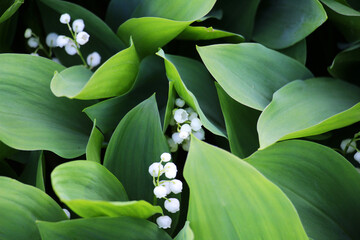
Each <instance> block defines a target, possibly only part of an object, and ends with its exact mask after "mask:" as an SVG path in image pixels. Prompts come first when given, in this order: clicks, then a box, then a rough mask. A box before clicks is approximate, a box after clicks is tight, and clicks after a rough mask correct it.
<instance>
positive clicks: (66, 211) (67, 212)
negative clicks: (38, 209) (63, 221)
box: [63, 208, 71, 219]
mask: <svg viewBox="0 0 360 240" xmlns="http://www.w3.org/2000/svg"><path fill="white" fill-rule="evenodd" d="M63 211H64V212H65V214H66V216H67V217H68V219H70V217H71V214H70V212H69V210H67V209H66V208H63Z"/></svg>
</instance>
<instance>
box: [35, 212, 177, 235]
mask: <svg viewBox="0 0 360 240" xmlns="http://www.w3.org/2000/svg"><path fill="white" fill-rule="evenodd" d="M37 225H38V227H39V230H40V233H41V239H42V240H54V239H56V240H62V239H63V240H69V239H87V240H98V239H102V240H114V239H117V240H171V238H170V236H169V235H167V234H166V232H165V231H163V230H161V229H159V228H158V227H157V226H156V225H155V224H154V223H151V222H149V221H146V220H143V219H137V218H131V217H117V218H109V217H101V218H90V219H77V220H71V221H62V222H57V223H49V222H41V221H39V222H38V223H37Z"/></svg>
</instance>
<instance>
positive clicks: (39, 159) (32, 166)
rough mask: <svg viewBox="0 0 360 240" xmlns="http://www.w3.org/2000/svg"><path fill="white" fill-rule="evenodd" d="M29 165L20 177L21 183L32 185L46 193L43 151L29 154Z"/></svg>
mask: <svg viewBox="0 0 360 240" xmlns="http://www.w3.org/2000/svg"><path fill="white" fill-rule="evenodd" d="M28 156H29V157H28V159H26V161H27V163H26V165H25V168H24V170H23V172H22V173H21V175H20V177H19V179H18V180H19V181H21V182H22V183H26V184H29V185H32V186H34V187H37V188H39V189H40V190H42V191H44V192H45V182H44V172H45V171H44V164H45V158H44V154H43V151H33V152H29V155H28Z"/></svg>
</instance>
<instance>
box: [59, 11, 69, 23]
mask: <svg viewBox="0 0 360 240" xmlns="http://www.w3.org/2000/svg"><path fill="white" fill-rule="evenodd" d="M70 20H71V17H70V15H69V14H68V13H64V14H62V15H61V16H60V22H61V23H63V24H67V23H69V22H70Z"/></svg>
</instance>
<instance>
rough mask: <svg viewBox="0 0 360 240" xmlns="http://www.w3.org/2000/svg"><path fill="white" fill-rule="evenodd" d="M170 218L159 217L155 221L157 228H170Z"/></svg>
mask: <svg viewBox="0 0 360 240" xmlns="http://www.w3.org/2000/svg"><path fill="white" fill-rule="evenodd" d="M171 222H172V220H171V218H170V217H169V216H161V217H158V218H157V219H156V223H157V225H158V226H159V228H164V229H166V228H170V227H171Z"/></svg>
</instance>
